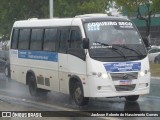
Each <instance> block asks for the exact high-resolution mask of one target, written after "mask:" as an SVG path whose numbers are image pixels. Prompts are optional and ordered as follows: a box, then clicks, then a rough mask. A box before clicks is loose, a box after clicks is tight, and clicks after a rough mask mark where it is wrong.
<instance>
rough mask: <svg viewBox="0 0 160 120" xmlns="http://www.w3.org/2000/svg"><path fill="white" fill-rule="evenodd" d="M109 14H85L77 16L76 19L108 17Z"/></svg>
mask: <svg viewBox="0 0 160 120" xmlns="http://www.w3.org/2000/svg"><path fill="white" fill-rule="evenodd" d="M107 16H108V15H107V14H103V13H95V14H84V15H77V16H75V17H76V18H83V17H107Z"/></svg>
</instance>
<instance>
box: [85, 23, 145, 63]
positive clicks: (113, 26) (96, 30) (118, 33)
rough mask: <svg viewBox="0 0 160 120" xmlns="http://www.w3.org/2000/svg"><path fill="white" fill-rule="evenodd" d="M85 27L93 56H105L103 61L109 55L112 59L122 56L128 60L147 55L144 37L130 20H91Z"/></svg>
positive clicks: (97, 57)
mask: <svg viewBox="0 0 160 120" xmlns="http://www.w3.org/2000/svg"><path fill="white" fill-rule="evenodd" d="M84 27H85V32H86V36H87V38H89V43H90V47H89V51H90V56H91V57H92V58H96V59H99V58H102V57H103V59H105V60H103V61H108V59H106V58H107V57H108V58H112V60H113V58H116V57H117V58H121V57H122V58H125V59H126V58H127V59H126V60H124V61H127V60H128V59H130V58H129V57H132V58H135V59H130V60H136V59H140V57H141V59H142V57H143V58H144V56H146V50H145V47H144V44H143V42H142V38H141V37H140V35H139V33H138V31H137V29H136V28H135V27H134V25H133V24H132V23H131V22H130V21H102V22H89V23H85V24H84ZM117 51H118V52H117ZM124 56H125V57H124ZM109 61H110V60H109ZM122 61H123V60H122Z"/></svg>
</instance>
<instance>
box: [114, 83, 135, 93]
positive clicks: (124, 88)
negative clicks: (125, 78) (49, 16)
mask: <svg viewBox="0 0 160 120" xmlns="http://www.w3.org/2000/svg"><path fill="white" fill-rule="evenodd" d="M135 87H136V84H132V85H115V88H116V90H117V91H132V90H134V89H135Z"/></svg>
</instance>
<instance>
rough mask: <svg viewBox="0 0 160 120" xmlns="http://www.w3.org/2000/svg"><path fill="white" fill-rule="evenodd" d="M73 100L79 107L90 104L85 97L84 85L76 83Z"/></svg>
mask: <svg viewBox="0 0 160 120" xmlns="http://www.w3.org/2000/svg"><path fill="white" fill-rule="evenodd" d="M73 99H74V101H75V103H76V104H77V105H79V106H84V105H87V104H88V102H89V98H88V97H84V94H83V88H82V84H81V83H80V82H76V83H75V85H74V88H73Z"/></svg>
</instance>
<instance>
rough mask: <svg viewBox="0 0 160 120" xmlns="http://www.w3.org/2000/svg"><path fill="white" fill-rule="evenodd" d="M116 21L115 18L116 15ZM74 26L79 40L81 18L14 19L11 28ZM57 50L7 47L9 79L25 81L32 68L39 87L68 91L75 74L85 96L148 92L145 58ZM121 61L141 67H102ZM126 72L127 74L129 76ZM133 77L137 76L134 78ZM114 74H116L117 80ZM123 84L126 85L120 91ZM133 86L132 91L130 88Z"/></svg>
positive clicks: (81, 24)
mask: <svg viewBox="0 0 160 120" xmlns="http://www.w3.org/2000/svg"><path fill="white" fill-rule="evenodd" d="M115 20H117V19H116V18H115ZM110 21H111V19H110ZM75 26H76V27H78V28H79V29H80V33H81V36H82V39H83V38H86V37H87V36H86V33H85V30H84V25H83V21H82V19H81V18H68V19H50V20H31V21H30V20H29V21H28V20H26V21H19V22H15V24H14V26H13V29H14V28H16V29H21V28H30V29H32V28H42V29H46V28H55V27H57V28H58V29H59V28H60V29H63V27H68V28H69V29H70V30H72V28H73V27H75ZM12 32H13V31H12ZM58 35H59V34H58ZM11 40H12V37H11ZM59 44H60V43H59V42H58V44H56V45H57V46H59ZM58 50H59V49H57V50H56V51H55V52H49V51H33V50H16V49H12V48H10V58H11V59H10V63H11V64H10V65H11V78H12V79H14V80H17V81H18V82H21V83H24V84H26V78H27V72H28V71H33V73H34V74H35V77H36V82H37V87H38V88H42V89H46V90H54V91H58V92H62V93H65V94H69V90H70V88H69V87H70V86H69V82H70V79H71V78H72V76H77V77H78V78H79V80H80V82H81V84H82V88H83V93H84V97H116V96H119V97H122V96H130V95H141V94H147V93H149V88H150V71H149V61H148V57H145V58H144V59H141V60H135V61H126V62H102V61H98V60H94V59H93V58H91V56H90V54H89V50H84V52H85V55H86V58H85V59H82V58H79V57H77V56H75V55H72V54H70V53H67V52H66V53H61V52H59V51H58ZM122 54H123V53H122ZM29 56H30V57H29ZM121 63H125V64H126V63H131V64H133V66H134V63H136V64H140V65H141V68H140V69H139V70H136V71H134V70H131V71H124V72H123V71H118V72H113V71H107V69H106V68H105V65H106V64H110V65H114V64H118V65H119V64H121ZM126 69H127V68H126ZM125 75H129V77H128V76H127V77H126V76H125ZM119 76H120V77H119ZM133 76H134V77H135V76H136V77H135V78H133ZM116 77H119V79H117V78H116ZM130 77H131V78H130ZM114 79H116V80H114ZM128 79H129V80H128ZM129 82H131V83H129ZM132 85H133V86H132ZM134 85H135V86H134ZM122 86H123V87H124V88H126V87H128V88H126V90H122V88H121V87H122ZM71 87H74V86H71ZM132 88H133V90H131V89H132Z"/></svg>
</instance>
